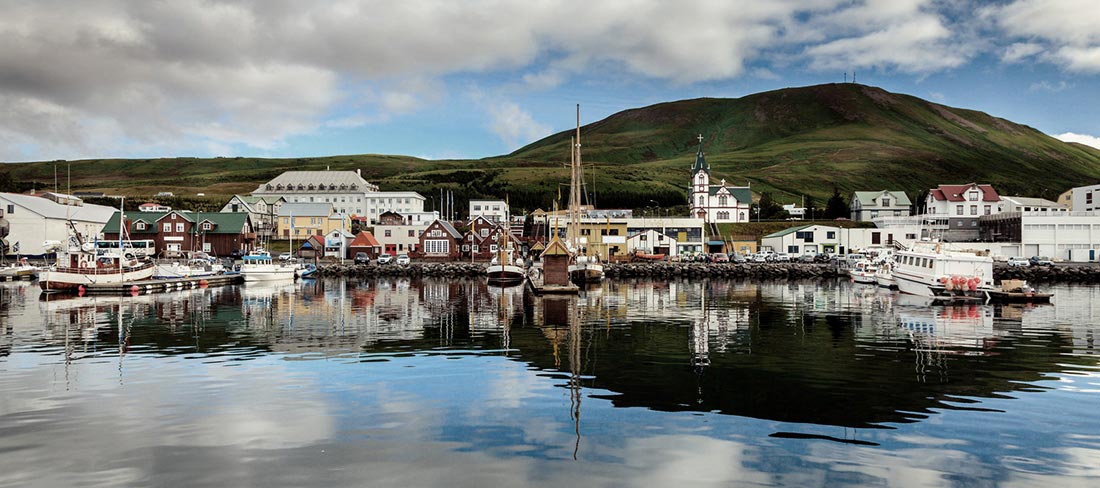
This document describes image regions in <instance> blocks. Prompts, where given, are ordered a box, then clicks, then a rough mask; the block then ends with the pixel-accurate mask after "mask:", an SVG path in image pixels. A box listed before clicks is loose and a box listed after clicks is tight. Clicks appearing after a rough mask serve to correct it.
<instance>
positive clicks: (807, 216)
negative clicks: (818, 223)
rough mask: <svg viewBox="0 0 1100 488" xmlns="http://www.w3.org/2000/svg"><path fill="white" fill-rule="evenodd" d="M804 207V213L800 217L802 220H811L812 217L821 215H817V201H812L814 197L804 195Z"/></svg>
mask: <svg viewBox="0 0 1100 488" xmlns="http://www.w3.org/2000/svg"><path fill="white" fill-rule="evenodd" d="M805 206H806V211H805V213H804V214H803V215H802V219H803V220H813V218H814V216H816V215H821V214H819V213H817V201H816V200H814V197H812V196H809V195H806V203H805Z"/></svg>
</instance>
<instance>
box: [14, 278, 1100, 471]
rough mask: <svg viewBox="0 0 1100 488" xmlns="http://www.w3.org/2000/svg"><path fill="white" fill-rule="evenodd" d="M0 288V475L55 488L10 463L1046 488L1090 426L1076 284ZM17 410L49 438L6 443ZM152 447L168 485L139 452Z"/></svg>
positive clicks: (1096, 294)
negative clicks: (1005, 293)
mask: <svg viewBox="0 0 1100 488" xmlns="http://www.w3.org/2000/svg"><path fill="white" fill-rule="evenodd" d="M19 286H23V287H25V285H19ZM21 290H22V288H19V287H18V286H16V287H4V288H3V289H2V291H3V293H4V295H3V297H4V298H5V299H4V300H3V302H2V303H0V319H3V321H2V326H0V368H3V372H4V374H2V375H0V385H2V386H3V387H4V388H5V393H8V392H11V393H13V395H8V396H6V397H5V398H12V399H13V400H12V401H9V402H0V432H10V433H11V435H5V436H2V437H0V450H4V452H7V453H17V454H19V456H20V457H19V459H20V462H19V463H18V465H16V464H11V463H14V462H13V461H8V463H9V464H4V463H5V461H4V460H0V467H3V468H5V469H7V471H6V472H8V473H17V474H16V475H12V476H14V477H12V478H10V479H14V480H27V479H30V478H28V476H31V475H36V476H40V478H36V479H40V480H41V481H42V483H43V484H53V485H71V484H77V483H76V482H75V481H76V480H77V479H78V478H79V477H81V476H86V475H87V473H86V470H84V469H83V466H89V465H98V464H97V463H93V462H89V463H87V464H84V463H82V464H80V467H81V469H79V470H77V469H68V468H66V467H61V468H60V469H59V468H58V467H57V466H56V465H54V464H49V465H47V464H46V461H42V462H41V463H38V464H36V462H35V461H34V460H36V459H42V460H46V459H49V456H47V455H46V454H47V453H48V452H57V453H60V454H61V455H64V456H66V457H67V458H72V459H82V460H88V461H103V462H104V463H105V465H108V466H110V467H112V468H117V467H119V466H122V467H125V468H126V469H128V470H133V473H134V476H135V478H125V479H124V480H123V481H134V483H132V484H141V483H140V482H138V481H137V480H150V479H158V480H163V481H165V484H173V483H171V481H180V482H181V483H183V484H187V483H185V480H187V479H190V478H188V476H194V473H195V472H199V471H201V472H208V473H211V476H212V477H213V478H212V479H216V480H218V481H220V482H222V484H225V483H226V482H227V481H228V484H248V483H257V484H260V483H262V484H265V485H268V484H274V485H279V484H293V482H288V481H287V480H295V481H301V480H303V479H305V478H302V477H301V476H303V475H305V474H309V475H311V476H313V477H316V479H322V478H324V479H326V480H328V481H331V482H329V483H327V484H330V485H339V486H356V485H361V484H362V482H363V480H365V479H372V478H370V476H371V475H372V473H378V472H385V473H387V476H388V478H386V479H387V480H391V481H392V482H390V483H382V484H393V485H397V484H404V485H407V486H415V485H423V484H433V485H437V484H447V483H448V482H458V484H475V483H477V484H503V483H505V482H507V483H511V484H517V485H529V484H538V482H540V481H543V482H546V483H547V484H550V483H553V484H556V485H563V484H566V485H567V484H577V483H578V482H584V483H587V484H614V483H621V484H625V485H639V484H647V483H649V484H659V485H670V484H678V483H680V482H684V481H687V480H686V478H692V477H694V476H696V475H700V476H704V475H705V476H706V477H707V479H709V480H714V481H715V484H736V483H739V482H746V480H751V481H752V482H754V483H760V484H778V485H784V484H800V483H799V482H800V481H803V482H804V481H806V480H817V481H819V482H821V483H825V482H824V481H823V480H831V479H839V478H838V477H844V479H858V480H859V482H860V483H862V484H876V483H877V484H884V483H886V482H889V481H890V480H896V479H903V478H904V479H907V477H909V476H917V477H918V478H919V479H921V480H924V481H929V482H930V484H945V483H946V484H949V483H947V482H948V480H961V481H962V482H964V483H966V484H997V483H998V482H1005V481H1012V480H1016V481H1019V480H1025V479H1026V480H1032V481H1034V480H1040V481H1042V482H1044V483H1046V482H1049V483H1051V484H1055V485H1064V484H1067V483H1069V484H1072V483H1075V482H1080V481H1081V480H1082V479H1086V478H1087V477H1088V476H1091V474H1090V473H1094V471H1089V469H1094V468H1085V467H1083V466H1092V465H1090V464H1088V463H1087V462H1086V461H1088V460H1089V459H1093V458H1094V457H1095V456H1098V455H1100V442H1098V441H1097V440H1096V439H1095V438H1092V437H1089V436H1087V435H1084V434H1082V433H1088V432H1097V431H1100V421H1098V420H1097V419H1096V417H1095V415H1094V413H1095V409H1096V408H1100V400H1098V399H1097V396H1096V395H1095V394H1090V393H1088V391H1089V389H1090V388H1091V389H1093V390H1095V385H1093V386H1089V384H1094V383H1095V382H1096V381H1097V380H1096V378H1097V377H1100V367H1098V366H1097V354H1096V353H1097V351H1096V348H1095V341H1094V337H1095V334H1096V329H1097V327H1098V326H1097V325H1096V324H1097V323H1098V320H1097V319H1100V305H1094V304H1100V288H1097V287H1061V288H1059V289H1058V290H1057V295H1056V296H1057V297H1058V303H1056V304H1055V305H1050V306H1041V307H1009V306H996V307H994V306H986V305H966V306H929V305H927V304H924V303H920V302H916V303H914V302H912V301H911V298H912V297H899V296H898V295H897V294H896V293H890V292H887V291H885V290H882V289H876V288H871V287H853V286H852V285H850V284H848V283H847V282H843V281H839V280H838V281H834V282H825V283H819V282H797V281H794V282H788V281H783V282H762V283H761V282H736V281H723V280H714V281H710V280H703V281H696V282H689V281H669V282H653V281H641V280H638V281H633V280H613V281H606V282H604V283H603V286H601V287H598V288H591V289H587V290H583V291H582V292H581V294H580V295H579V296H570V297H550V296H548V297H543V298H539V297H534V296H532V295H531V294H529V293H526V292H525V291H524V289H523V288H522V287H491V286H488V285H487V284H486V283H485V282H484V281H482V280H474V279H470V280H428V279H425V280H419V279H404V278H387V279H377V280H369V281H346V280H329V279H319V280H311V281H308V282H299V283H291V282H286V283H279V284H275V283H272V284H268V285H263V284H253V283H250V284H248V285H243V286H228V287H220V288H214V289H199V290H181V291H178V292H173V293H167V294H154V295H142V296H137V297H124V298H116V297H86V298H76V297H74V298H71V299H65V300H53V299H51V298H49V297H47V300H43V301H36V299H34V298H31V299H28V298H27V295H26V294H25V293H23V292H22V291H21ZM30 296H34V297H37V294H36V293H35V294H32V295H30ZM62 354H63V355H64V361H63V362H62V361H58V357H59V356H60V355H62ZM15 364H19V365H20V367H19V368H13V367H9V365H15ZM56 378H63V379H64V381H63V382H62V381H56ZM104 378H106V380H104ZM43 384H45V385H50V386H49V387H47V388H46V389H47V391H46V393H43ZM50 388H56V390H50ZM24 398H25V400H24ZM59 405H60V406H59ZM582 407H583V408H582ZM137 412H140V413H137ZM147 412H158V413H157V414H156V415H149V414H147ZM31 415H33V416H40V417H41V418H43V419H46V420H49V421H48V422H42V423H41V426H40V427H37V428H36V429H33V431H31V430H29V429H20V428H16V427H17V426H18V424H19V423H20V422H22V421H23V420H21V419H25V418H29V416H31ZM51 415H58V416H63V418H54V417H51ZM72 419H81V420H86V421H79V422H76V421H72ZM63 420H64V421H63ZM227 433H228V434H227ZM105 441H106V442H105ZM90 446H98V449H90ZM116 446H118V447H116ZM5 449H6V450H5ZM157 450H166V452H170V453H171V455H172V456H173V457H172V459H173V461H174V462H173V463H172V464H173V466H175V465H176V463H179V468H178V469H176V468H173V466H167V467H166V466H164V465H163V463H157V462H153V461H152V460H150V459H148V458H147V457H145V455H144V454H142V453H146V452H151V451H153V452H155V451H157ZM322 451H323V454H322ZM395 453H401V454H395ZM405 453H416V456H412V457H413V458H416V459H410V456H407V455H406V454H405ZM100 457H102V459H100ZM93 458H94V459H93ZM244 458H248V459H251V460H252V461H250V462H249V463H243V464H242V463H239V462H237V460H239V459H244ZM212 459H231V460H234V461H233V462H232V463H230V464H228V465H226V466H221V467H219V466H218V465H217V463H212V461H211V460H212ZM574 459H576V460H578V461H584V464H583V465H576V464H559V463H563V462H569V463H571V462H572V460H574ZM111 460H113V461H111ZM762 460H768V462H761V461H762ZM107 461H110V462H107ZM697 461H698V462H697ZM703 461H705V462H703ZM111 463H114V464H111ZM425 463H428V464H425ZM960 463H962V464H965V466H966V469H965V470H963V469H961V468H960V467H959V466H960ZM426 465H430V466H431V467H432V469H430V470H425V466H426ZM28 466H29V468H28ZM516 466H518V467H519V468H520V469H518V470H517V471H513V470H512V467H516ZM562 466H572V467H580V468H582V469H581V471H580V474H578V472H575V471H573V470H569V469H557V468H561V467H562ZM1036 466H1042V467H1044V469H1045V470H1046V471H1042V472H1039V473H1036V472H1034V471H1035V470H1034V467H1036ZM196 467H202V469H201V470H200V469H196ZM849 469H850V470H854V471H848V470H849ZM150 470H164V471H168V472H171V473H170V474H174V475H175V477H171V478H170V479H165V478H159V476H164V475H165V474H164V472H163V471H150ZM501 470H504V471H503V472H502V471H501ZM856 471H858V472H859V477H858V478H852V476H854V475H853V474H852V473H853V472H856ZM128 472H129V471H128ZM345 472H347V473H346V475H345V474H344V473H345ZM18 473H22V475H20V474H18ZM334 473H335V474H334ZM483 473H493V476H491V477H490V478H485V479H483V478H480V477H479V476H481V474H483ZM96 474H97V475H98V476H102V477H104V479H106V478H110V476H109V474H108V473H103V472H97V473H96ZM110 475H113V476H121V475H118V474H117V472H112V473H110ZM918 475H919V476H918ZM326 476H328V477H327V478H326ZM391 476H392V479H391V478H389V477H391ZM898 476H901V478H898ZM926 477H927V478H926ZM4 479H5V478H3V475H0V481H2V480H4ZM110 479H112V480H114V481H115V482H118V481H119V478H117V477H116V478H110ZM311 479H312V478H311ZM280 480H281V482H280ZM821 483H817V482H810V483H809V484H821ZM17 484H18V483H17ZM123 484H126V483H123ZM199 484H211V485H214V484H216V483H214V482H212V481H211V482H209V483H199ZM306 484H309V483H306ZM901 484H906V483H901Z"/></svg>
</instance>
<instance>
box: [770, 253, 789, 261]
mask: <svg viewBox="0 0 1100 488" xmlns="http://www.w3.org/2000/svg"><path fill="white" fill-rule="evenodd" d="M773 261H775V262H777V263H789V262H791V255H790V254H787V253H785V252H780V253H776V254H775V257H774V258H773Z"/></svg>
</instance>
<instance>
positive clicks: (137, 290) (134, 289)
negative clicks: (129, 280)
mask: <svg viewBox="0 0 1100 488" xmlns="http://www.w3.org/2000/svg"><path fill="white" fill-rule="evenodd" d="M130 293H135V294H136V293H141V287H139V286H137V285H133V286H131V287H130Z"/></svg>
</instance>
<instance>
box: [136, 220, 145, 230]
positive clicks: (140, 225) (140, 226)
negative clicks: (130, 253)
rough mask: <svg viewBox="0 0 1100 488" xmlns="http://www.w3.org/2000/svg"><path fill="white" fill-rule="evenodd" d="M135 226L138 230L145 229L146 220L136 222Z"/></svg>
mask: <svg viewBox="0 0 1100 488" xmlns="http://www.w3.org/2000/svg"><path fill="white" fill-rule="evenodd" d="M134 228H135V229H137V230H145V222H138V223H136V224H134Z"/></svg>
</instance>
